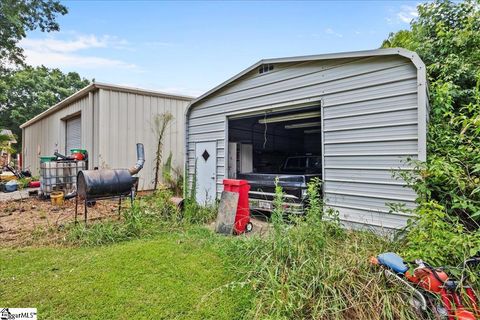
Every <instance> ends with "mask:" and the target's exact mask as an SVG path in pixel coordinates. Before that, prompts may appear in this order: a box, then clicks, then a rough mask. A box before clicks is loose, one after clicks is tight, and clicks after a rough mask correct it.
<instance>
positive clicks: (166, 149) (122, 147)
mask: <svg viewBox="0 0 480 320" xmlns="http://www.w3.org/2000/svg"><path fill="white" fill-rule="evenodd" d="M99 99H100V108H99V115H98V117H99V121H100V123H101V124H102V125H100V127H99V134H98V137H99V142H98V157H97V158H96V160H97V159H98V163H97V164H96V165H97V166H99V167H109V168H128V167H130V166H132V165H134V164H135V161H136V143H137V142H141V143H143V144H144V146H145V156H146V161H145V166H144V168H143V170H142V171H140V174H139V177H140V186H139V187H140V189H141V190H148V189H152V188H153V179H154V159H155V152H156V139H155V134H154V118H155V116H156V115H158V114H162V113H165V112H170V113H171V114H172V115H173V121H172V122H171V123H170V125H169V127H168V128H167V131H166V132H165V137H164V145H163V162H165V161H166V160H167V158H168V156H169V154H170V152H171V153H172V157H173V158H172V159H173V165H174V166H175V167H177V168H179V169H180V170H182V172H183V167H184V160H183V159H184V157H183V154H184V142H185V140H184V139H185V134H184V132H185V120H184V115H185V110H186V108H187V105H188V103H189V102H188V101H185V100H176V99H172V98H163V97H157V96H148V95H142V94H135V93H126V92H121V91H114V90H106V89H100V96H99Z"/></svg>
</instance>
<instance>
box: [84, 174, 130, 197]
mask: <svg viewBox="0 0 480 320" xmlns="http://www.w3.org/2000/svg"><path fill="white" fill-rule="evenodd" d="M133 182H134V178H132V176H131V175H130V172H129V171H128V169H114V170H112V169H101V170H82V171H80V172H79V173H78V175H77V192H78V196H79V197H80V198H81V199H95V198H103V197H114V196H119V195H126V194H128V193H129V192H130V191H131V190H132V186H133Z"/></svg>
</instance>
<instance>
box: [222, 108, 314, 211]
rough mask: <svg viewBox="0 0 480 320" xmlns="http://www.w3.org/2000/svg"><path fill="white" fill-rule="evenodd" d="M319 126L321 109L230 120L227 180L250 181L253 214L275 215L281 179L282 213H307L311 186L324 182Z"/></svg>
mask: <svg viewBox="0 0 480 320" xmlns="http://www.w3.org/2000/svg"><path fill="white" fill-rule="evenodd" d="M321 123H322V121H321V110H320V106H319V105H315V106H311V107H305V108H300V109H295V110H293V109H290V110H286V111H266V112H262V113H258V114H255V115H248V116H247V115H246V116H235V117H232V118H229V120H228V177H229V178H236V179H245V180H247V181H248V182H249V184H250V186H251V191H250V208H251V209H252V210H258V211H267V212H268V211H272V210H273V197H274V192H275V179H276V178H278V180H279V184H280V185H281V186H282V188H283V191H284V194H285V197H284V198H285V199H284V202H285V203H284V208H285V209H286V210H287V211H289V212H293V213H301V212H303V209H304V204H305V199H306V190H307V189H306V188H307V184H308V182H309V181H310V180H311V179H313V178H320V179H321V177H322V147H321V146H322V142H321V141H322V139H321V129H322V128H321Z"/></svg>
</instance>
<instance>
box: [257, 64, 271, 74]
mask: <svg viewBox="0 0 480 320" xmlns="http://www.w3.org/2000/svg"><path fill="white" fill-rule="evenodd" d="M272 70H273V64H263V65H261V66H260V68H258V73H259V74H263V73H267V72H269V71H272Z"/></svg>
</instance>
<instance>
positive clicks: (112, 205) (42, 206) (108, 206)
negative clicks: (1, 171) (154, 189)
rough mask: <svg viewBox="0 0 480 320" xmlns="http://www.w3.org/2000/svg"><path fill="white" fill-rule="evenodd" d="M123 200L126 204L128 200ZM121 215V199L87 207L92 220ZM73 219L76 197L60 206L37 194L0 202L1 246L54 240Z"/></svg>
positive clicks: (81, 208) (81, 214) (61, 234)
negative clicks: (38, 197) (119, 211)
mask: <svg viewBox="0 0 480 320" xmlns="http://www.w3.org/2000/svg"><path fill="white" fill-rule="evenodd" d="M123 204H125V205H127V201H125V202H123V203H122V205H123ZM118 218H119V216H118V201H110V200H104V201H98V202H97V203H96V205H95V206H93V207H89V208H88V220H89V221H96V220H102V219H118ZM78 220H79V222H81V223H83V205H82V206H79V216H78ZM74 221H75V200H74V199H72V200H66V201H65V203H64V205H63V206H60V207H56V206H52V204H51V203H50V201H49V200H48V201H44V200H39V199H37V198H27V199H23V200H18V201H4V202H0V246H3V247H5V246H7V247H11V246H25V245H36V244H45V243H46V242H53V241H55V240H56V239H58V238H61V237H62V236H64V232H62V231H63V230H64V229H65V226H67V225H68V224H71V223H72V222H74Z"/></svg>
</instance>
